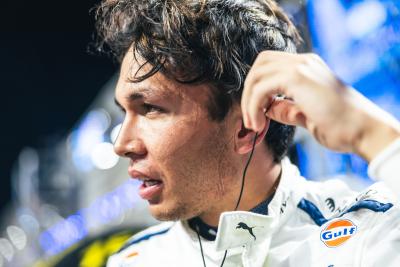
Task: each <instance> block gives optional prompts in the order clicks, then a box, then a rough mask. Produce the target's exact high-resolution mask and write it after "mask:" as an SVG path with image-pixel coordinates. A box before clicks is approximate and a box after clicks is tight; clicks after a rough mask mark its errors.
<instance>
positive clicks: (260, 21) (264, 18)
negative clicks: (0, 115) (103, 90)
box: [98, 0, 400, 266]
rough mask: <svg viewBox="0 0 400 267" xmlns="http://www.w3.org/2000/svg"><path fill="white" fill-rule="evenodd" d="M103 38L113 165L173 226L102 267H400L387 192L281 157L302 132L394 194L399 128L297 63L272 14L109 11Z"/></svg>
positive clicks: (214, 2) (113, 4)
mask: <svg viewBox="0 0 400 267" xmlns="http://www.w3.org/2000/svg"><path fill="white" fill-rule="evenodd" d="M98 29H99V33H100V37H101V40H102V41H103V43H104V44H105V45H106V46H108V47H109V48H111V51H112V52H113V53H114V54H115V55H116V56H117V57H118V58H120V59H122V64H121V72H120V78H119V81H118V84H117V87H116V91H115V100H116V103H117V105H118V106H119V107H120V108H121V109H122V111H123V112H124V113H125V119H124V122H123V125H122V128H121V131H120V133H119V136H118V139H117V141H116V143H115V151H116V152H117V153H118V154H119V155H121V156H123V157H127V158H128V159H129V160H130V165H129V169H128V172H129V174H130V176H132V178H134V179H139V180H141V181H142V182H143V184H142V186H141V187H140V189H139V194H140V196H141V197H142V198H143V199H146V200H147V201H148V203H149V208H150V211H151V213H152V215H153V216H154V217H155V218H157V219H159V220H162V221H173V222H171V223H162V224H160V225H158V226H155V227H152V228H149V229H147V230H145V231H143V232H141V233H139V234H137V235H135V236H134V237H132V239H131V240H130V242H128V243H127V244H126V245H125V246H124V247H123V248H122V249H121V250H120V252H118V253H117V254H115V255H114V256H112V257H111V258H110V259H109V261H108V266H398V264H399V262H400V255H399V253H398V251H399V250H400V245H399V238H400V229H399V222H400V215H399V214H400V213H399V207H398V204H397V198H396V197H395V196H393V194H392V192H390V190H389V189H387V188H386V187H385V186H384V185H383V184H381V183H378V184H376V185H373V186H372V187H370V188H368V189H367V190H366V191H365V192H361V193H355V192H352V191H351V190H349V189H348V188H347V187H345V186H344V185H343V184H342V183H340V182H337V181H329V182H326V183H314V182H308V181H306V180H305V179H304V178H302V177H301V176H300V175H299V173H298V170H297V168H296V167H295V166H293V165H292V164H291V163H290V162H289V161H288V159H286V158H285V154H286V151H287V148H288V145H289V144H290V143H291V141H292V137H293V132H294V127H293V126H288V125H299V126H302V127H305V128H307V129H308V130H309V131H310V132H311V133H312V134H313V135H314V136H315V137H316V138H317V140H318V141H320V142H321V143H322V144H323V145H325V146H327V147H329V148H331V149H335V150H339V151H347V152H355V153H357V154H359V155H361V156H363V157H364V158H365V159H367V160H369V161H372V163H371V164H372V165H373V166H372V168H371V167H370V168H371V169H370V170H371V173H372V174H374V175H375V176H376V178H378V179H379V178H380V179H386V180H387V181H388V183H392V182H393V181H394V183H393V184H394V185H397V184H398V183H396V179H395V178H394V177H393V176H392V174H394V173H395V171H396V170H399V167H398V166H396V165H398V164H396V163H397V162H399V154H400V144H399V142H398V141H395V140H397V139H398V138H399V137H400V127H399V126H398V123H397V122H396V121H394V120H393V119H390V116H389V115H387V114H384V113H383V112H382V111H381V110H379V109H378V108H377V107H375V106H373V105H372V104H371V103H369V102H368V101H366V100H365V99H364V98H363V97H362V96H360V95H358V94H356V93H355V92H354V91H352V90H351V89H349V88H347V87H346V86H345V85H344V84H342V83H341V82H340V81H339V80H338V79H337V78H336V77H335V76H334V75H333V74H332V72H331V71H330V70H329V69H328V68H327V67H326V66H325V64H324V63H323V62H322V61H321V60H320V59H319V58H318V57H317V56H315V55H310V54H306V55H296V54H294V53H295V45H296V43H297V42H298V40H299V37H298V34H297V31H296V29H295V28H294V26H293V25H292V23H291V22H290V21H289V19H288V18H287V16H286V15H285V14H284V13H283V12H282V10H281V9H280V8H279V7H278V6H277V5H276V3H275V2H273V1H269V0H254V1H240V0H235V1H234V0H208V1H207V0H204V1H192V0H187V1H174V0H169V1H167V0H150V1H149V0H106V1H104V2H103V3H102V4H101V5H100V7H99V9H98ZM371 106H372V108H371ZM378 154H379V155H378ZM396 157H397V159H396ZM397 193H400V190H399V191H398V192H397ZM327 200H329V203H328V204H329V205H327V203H325V202H326V201H327ZM332 207H334V208H332Z"/></svg>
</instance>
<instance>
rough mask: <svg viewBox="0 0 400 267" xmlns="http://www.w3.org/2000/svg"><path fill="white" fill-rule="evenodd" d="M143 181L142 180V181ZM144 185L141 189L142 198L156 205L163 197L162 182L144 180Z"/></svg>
mask: <svg viewBox="0 0 400 267" xmlns="http://www.w3.org/2000/svg"><path fill="white" fill-rule="evenodd" d="M140 180H142V179H140ZM142 182H143V183H142V185H141V186H140V187H139V195H140V197H141V198H143V199H145V200H147V201H149V202H150V204H152V203H155V202H156V201H157V200H158V199H159V198H160V196H161V193H162V190H163V188H164V184H163V182H162V181H160V180H153V179H147V178H146V179H145V180H142Z"/></svg>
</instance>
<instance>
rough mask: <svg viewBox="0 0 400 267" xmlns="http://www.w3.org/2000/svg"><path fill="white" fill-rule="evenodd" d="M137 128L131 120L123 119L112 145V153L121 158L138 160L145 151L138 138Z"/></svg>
mask: <svg viewBox="0 0 400 267" xmlns="http://www.w3.org/2000/svg"><path fill="white" fill-rule="evenodd" d="M138 136H139V135H138V130H137V126H136V125H135V123H134V121H133V120H128V119H125V120H124V122H123V123H122V125H121V129H120V130H119V133H118V137H117V139H116V140H115V143H114V151H115V153H116V154H118V155H119V156H121V157H129V158H138V157H142V156H144V155H145V154H146V153H147V151H146V147H145V145H144V143H143V141H142V140H141V139H140V138H139V137H138Z"/></svg>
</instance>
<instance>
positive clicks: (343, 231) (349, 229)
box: [321, 219, 357, 248]
mask: <svg viewBox="0 0 400 267" xmlns="http://www.w3.org/2000/svg"><path fill="white" fill-rule="evenodd" d="M356 232H357V226H356V225H355V224H354V223H353V222H352V221H350V220H346V219H341V220H337V221H334V222H330V223H329V224H328V225H327V226H326V227H325V228H324V229H323V230H322V231H321V241H322V242H323V243H324V244H325V245H326V246H327V247H330V248H335V247H338V246H340V245H342V244H343V243H344V242H346V241H347V240H349V239H350V238H351V237H352V236H353V235H355V234H356Z"/></svg>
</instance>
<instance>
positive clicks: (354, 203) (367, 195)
mask: <svg viewBox="0 0 400 267" xmlns="http://www.w3.org/2000/svg"><path fill="white" fill-rule="evenodd" d="M305 187H306V192H305V194H304V196H303V198H301V199H300V202H299V203H298V208H299V209H300V210H302V211H303V212H304V213H305V214H304V215H307V217H310V219H312V220H313V221H314V222H315V223H316V224H317V225H319V226H321V225H322V224H324V223H326V222H328V221H330V220H332V219H334V218H340V217H344V216H345V217H349V216H350V217H353V216H356V217H358V218H364V219H367V218H371V216H374V215H376V216H380V217H390V216H397V217H399V215H398V214H399V207H398V200H397V198H396V197H395V196H394V195H393V193H392V192H391V190H389V189H388V188H387V187H386V186H385V185H384V184H383V183H375V184H373V185H371V186H369V187H368V188H366V189H364V190H362V191H361V192H356V191H353V190H351V189H349V188H348V187H347V185H346V184H344V183H343V182H341V181H338V180H328V181H326V182H309V181H308V182H306V186H305ZM378 223H380V224H381V223H382V219H381V220H379V221H378Z"/></svg>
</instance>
